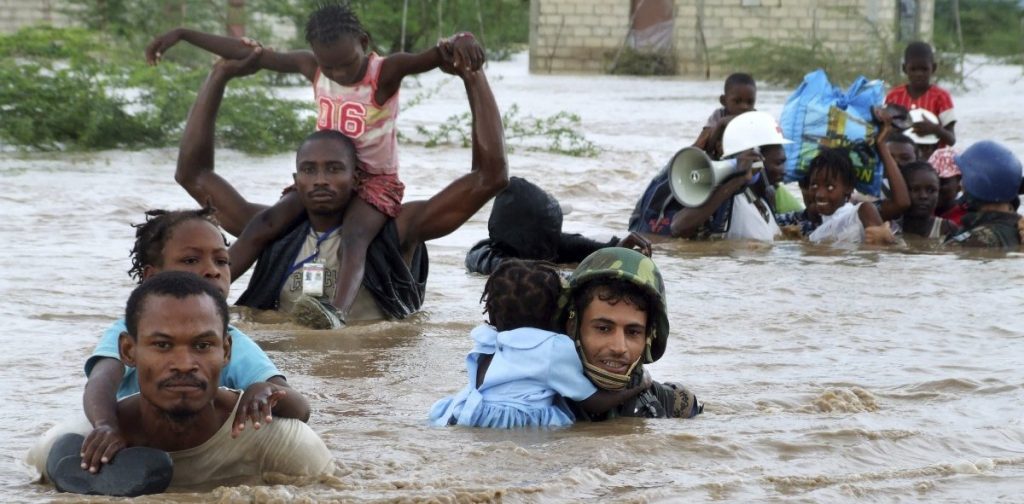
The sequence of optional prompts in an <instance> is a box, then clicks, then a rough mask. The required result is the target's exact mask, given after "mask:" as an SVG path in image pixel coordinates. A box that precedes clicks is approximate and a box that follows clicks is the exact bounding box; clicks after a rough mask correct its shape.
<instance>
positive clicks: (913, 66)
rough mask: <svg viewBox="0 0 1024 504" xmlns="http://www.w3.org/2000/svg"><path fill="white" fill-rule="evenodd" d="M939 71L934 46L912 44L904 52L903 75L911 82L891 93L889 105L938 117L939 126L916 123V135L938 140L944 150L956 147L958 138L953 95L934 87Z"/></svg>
mask: <svg viewBox="0 0 1024 504" xmlns="http://www.w3.org/2000/svg"><path fill="white" fill-rule="evenodd" d="M937 67H938V66H937V65H936V64H935V54H934V52H933V51H932V46H930V45H928V44H927V43H925V42H911V43H910V44H908V45H907V48H906V49H905V50H904V51H903V73H905V74H907V81H908V82H907V83H906V84H903V85H902V86H897V87H895V88H893V89H892V90H890V91H889V94H888V95H886V96H885V103H886V104H887V105H889V104H893V105H900V106H903V107H905V108H906V109H907V110H913V109H918V108H920V109H925V110H928V111H930V112H931V113H933V114H935V116H936V117H938V118H939V124H934V123H931V122H928V121H919V122H916V123H914V133H915V134H916V135H919V136H924V135H935V136H937V137H938V138H939V147H940V148H941V147H948V146H951V145H953V144H955V143H956V135H955V134H954V133H953V126H955V125H956V114H955V113H954V111H953V98H952V97H951V96H949V92H947V91H946V90H945V89H942V88H940V87H939V86H936V85H934V84H932V83H931V79H932V76H933V75H934V74H935V69H936V68H937Z"/></svg>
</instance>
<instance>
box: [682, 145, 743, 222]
mask: <svg viewBox="0 0 1024 504" xmlns="http://www.w3.org/2000/svg"><path fill="white" fill-rule="evenodd" d="M759 164H761V163H754V166H753V168H755V169H756V168H758V166H757V165H759ZM740 172H742V170H740V169H739V168H738V167H737V163H736V160H735V159H726V160H723V161H713V160H712V159H711V158H710V157H708V155H707V154H706V153H705V152H704V151H703V150H701V149H698V148H697V147H684V148H683V149H682V150H680V151H679V152H677V153H676V155H675V156H672V162H671V163H670V165H669V174H668V180H669V188H671V189H672V196H674V197H675V198H676V200H677V201H679V202H680V203H682V204H683V206H686V207H690V208H693V207H699V206H701V205H703V204H704V202H705V201H707V200H708V198H710V197H711V193H712V192H713V191H714V190H715V188H716V187H718V186H719V185H721V184H722V182H725V181H726V179H728V178H730V177H732V176H733V175H736V174H738V173H740Z"/></svg>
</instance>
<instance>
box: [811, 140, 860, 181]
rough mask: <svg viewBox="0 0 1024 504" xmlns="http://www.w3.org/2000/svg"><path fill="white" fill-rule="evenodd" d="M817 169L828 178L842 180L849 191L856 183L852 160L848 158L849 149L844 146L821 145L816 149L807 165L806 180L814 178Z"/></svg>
mask: <svg viewBox="0 0 1024 504" xmlns="http://www.w3.org/2000/svg"><path fill="white" fill-rule="evenodd" d="M819 171H820V172H823V173H824V174H825V176H826V177H828V178H835V179H838V180H840V181H842V182H843V183H844V184H846V187H848V188H849V189H850V190H851V191H852V190H853V188H854V186H856V185H857V178H856V174H854V173H853V161H851V160H850V151H849V150H848V149H846V148H843V147H836V148H828V147H822V148H821V150H820V151H818V155H817V156H814V159H811V162H810V164H809V165H808V168H807V179H808V181H810V180H812V179H814V176H815V174H816V173H817V172H819ZM808 187H809V185H808Z"/></svg>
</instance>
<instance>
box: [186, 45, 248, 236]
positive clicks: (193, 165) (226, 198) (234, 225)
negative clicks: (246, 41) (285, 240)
mask: <svg viewBox="0 0 1024 504" xmlns="http://www.w3.org/2000/svg"><path fill="white" fill-rule="evenodd" d="M261 52H262V51H261V50H260V49H258V48H257V49H255V50H253V51H252V52H251V53H250V54H249V56H248V57H246V58H245V59H244V60H223V59H222V60H220V61H218V62H217V64H216V65H214V67H213V70H211V71H210V75H209V76H208V77H207V78H206V82H204V83H203V86H202V87H201V88H200V89H199V94H198V96H196V102H195V104H194V105H193V106H192V112H191V113H189V116H188V122H187V123H186V124H185V131H184V132H183V133H182V135H181V147H180V148H179V150H178V167H177V170H176V171H175V172H174V180H176V181H177V182H178V184H179V185H181V187H183V188H185V190H186V191H188V194H189V195H190V196H192V198H193V199H195V200H196V202H197V203H199V204H200V205H206V204H212V205H213V206H214V207H215V208H216V209H217V219H218V220H219V221H220V224H221V226H222V227H223V228H224V230H225V231H227V232H228V233H231V234H232V235H234V236H238V235H239V234H241V232H242V230H243V229H244V228H245V225H246V224H247V223H248V222H249V221H250V220H251V219H252V218H253V217H254V216H255V215H256V214H257V213H259V212H260V211H261V210H263V208H265V206H264V205H258V204H255V203H249V202H248V201H247V200H246V199H245V198H244V197H242V195H241V194H239V193H238V191H236V190H235V188H234V187H233V186H232V185H231V184H230V183H228V181H226V180H224V178H223V177H221V176H220V175H217V174H216V173H215V172H214V171H213V164H214V163H213V159H214V157H213V151H214V149H213V140H214V136H213V134H214V124H215V123H216V120H217V112H218V110H219V109H220V103H221V100H222V99H223V98H224V88H225V87H226V86H227V83H228V81H229V80H231V79H232V78H233V77H239V76H242V75H248V74H249V73H252V72H255V71H256V67H255V63H256V58H258V57H259V54H260V53H261Z"/></svg>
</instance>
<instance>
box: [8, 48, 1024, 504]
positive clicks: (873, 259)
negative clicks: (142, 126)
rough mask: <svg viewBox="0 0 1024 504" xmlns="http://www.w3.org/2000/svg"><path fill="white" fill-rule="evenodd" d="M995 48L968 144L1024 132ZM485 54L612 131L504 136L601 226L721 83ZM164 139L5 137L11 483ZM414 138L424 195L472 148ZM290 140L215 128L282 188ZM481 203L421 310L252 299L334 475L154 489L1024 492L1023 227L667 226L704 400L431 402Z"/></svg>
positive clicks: (475, 284) (973, 496)
mask: <svg viewBox="0 0 1024 504" xmlns="http://www.w3.org/2000/svg"><path fill="white" fill-rule="evenodd" d="M979 72H982V73H984V72H988V73H987V74H981V73H979V74H976V75H983V76H982V77H979V79H981V80H983V81H985V82H986V86H987V87H982V86H981V84H980V82H979V83H975V85H976V86H977V87H976V88H975V90H974V91H971V92H968V93H961V94H959V95H954V99H955V100H956V103H957V107H958V109H959V113H960V117H961V121H960V123H959V125H958V128H957V129H958V131H959V132H960V135H961V142H962V143H963V145H968V144H969V143H970V142H971V141H973V140H974V139H980V138H983V137H986V136H992V137H994V138H1001V139H1003V140H1004V141H1006V142H1007V143H1008V144H1009V145H1011V146H1012V147H1013V148H1014V149H1016V150H1017V152H1018V153H1024V149H1022V145H1024V138H1022V136H1021V133H1020V131H1021V130H1020V129H1019V127H1016V126H1014V127H1012V128H1011V127H1007V125H1015V124H1016V123H1015V121H1010V120H1009V119H1008V118H1003V117H1002V116H1001V115H1000V112H999V111H1000V110H1021V109H1022V108H1024V107H1021V105H1024V103H1022V102H1024V99H1022V98H1021V97H1020V96H1019V95H1020V93H1019V88H1018V87H1014V86H1019V82H1017V81H1015V80H1014V79H1019V70H1014V69H1012V68H1006V67H991V68H986V69H982V70H981V71H979ZM490 74H491V79H492V83H493V85H494V88H495V92H496V94H497V97H498V101H499V104H500V105H501V106H502V107H503V108H507V107H509V106H510V105H511V104H512V103H518V104H519V105H520V106H521V107H522V108H523V110H524V112H527V113H530V112H532V113H537V114H550V113H552V112H554V111H557V110H562V109H566V110H572V111H576V112H579V113H580V114H581V116H582V118H583V121H584V128H585V130H586V132H587V134H588V136H589V137H590V138H592V139H594V140H595V141H596V142H597V143H598V144H599V145H601V146H602V147H603V148H604V149H605V151H604V152H603V153H602V154H601V155H600V156H599V157H597V158H593V159H576V158H570V157H564V156H558V155H552V154H542V153H536V152H531V151H529V150H527V149H525V148H522V147H520V148H519V149H517V150H516V151H515V152H514V153H513V154H512V155H511V156H510V160H511V166H512V171H513V173H514V174H518V175H521V176H526V177H529V178H532V179H533V180H535V181H536V182H538V183H540V184H541V185H542V186H544V187H546V188H547V189H548V190H550V191H551V192H553V193H554V194H555V195H556V196H558V197H559V198H560V199H561V200H562V201H563V203H565V204H567V206H571V207H572V209H573V210H572V212H571V213H570V214H569V215H567V217H566V227H567V229H569V230H572V231H582V232H586V233H588V234H591V235H597V236H602V235H603V236H607V235H609V234H612V233H617V232H620V231H621V230H622V229H624V228H625V223H626V220H627V218H628V214H629V211H630V210H631V208H632V206H633V203H634V201H635V199H636V198H637V196H638V195H639V193H640V192H641V191H642V189H643V187H644V186H645V185H646V181H647V179H648V178H649V177H650V176H651V175H652V174H653V172H654V171H656V170H657V169H658V168H659V167H660V166H661V165H662V164H663V163H664V162H665V161H666V160H667V159H668V157H669V156H670V155H671V154H672V153H673V152H674V151H675V150H676V149H677V148H678V147H680V146H682V145H684V144H685V141H686V139H690V138H692V137H693V136H695V135H696V133H697V131H698V130H699V128H700V126H701V124H702V123H703V120H704V119H705V118H706V116H707V115H708V114H709V113H710V112H711V110H712V109H713V108H714V106H715V104H716V102H717V100H716V98H717V95H718V94H719V93H720V87H719V86H720V85H719V84H718V83H703V82H700V83H694V82H685V81H679V80H639V79H628V78H611V77H585V78H578V77H541V76H529V75H527V74H526V71H525V60H524V59H523V58H519V59H517V60H516V61H513V62H511V63H499V64H494V65H492V67H491V70H490ZM441 79H442V77H440V76H430V77H428V78H425V79H424V81H423V82H424V86H425V87H427V88H429V87H432V86H433V83H435V82H438V81H440V80H441ZM1014 89H1017V91H1018V92H1011V91H1012V90H1014ZM307 92H308V91H307V90H305V89H302V90H295V91H294V92H293V93H294V94H295V95H296V96H300V97H306V93H307ZM416 92H417V90H416V89H415V88H412V89H406V90H405V92H404V93H405V96H404V98H406V99H408V98H411V97H412V96H414V95H415V94H416ZM786 94H787V92H785V91H772V90H764V89H763V90H762V92H761V94H760V96H759V108H761V109H763V110H768V111H770V112H773V113H778V111H779V110H780V109H781V104H782V102H783V101H784V99H785V96H786ZM1010 101H1012V102H1014V103H1008V102H1010ZM552 104H554V105H552ZM453 108H454V109H457V110H453ZM464 109H465V103H464V97H463V93H462V90H461V86H459V85H458V84H456V83H450V84H448V85H447V86H446V87H445V88H444V90H443V91H442V92H441V93H440V94H439V95H438V96H437V97H435V98H434V99H433V100H431V101H430V102H428V103H425V104H423V105H420V106H418V107H415V108H412V109H410V110H406V111H404V112H403V118H402V120H401V121H400V124H401V125H402V128H403V130H404V131H406V132H408V133H409V134H413V131H414V129H413V128H414V126H415V125H417V124H425V125H430V124H437V123H438V122H439V121H440V120H441V119H443V118H445V117H448V116H449V115H451V114H453V113H456V112H461V111H462V110H464ZM174 156H175V151H174V150H157V151H144V152H123V151H113V152H104V153H100V154H62V155H57V156H43V155H31V156H24V155H14V154H2V155H0V180H2V182H3V191H2V194H0V209H2V211H3V216H4V218H3V220H0V243H2V247H3V248H2V252H3V253H0V265H2V268H0V271H2V273H0V295H2V296H3V300H4V303H3V304H2V305H0V316H2V317H3V319H4V320H5V321H6V324H5V325H6V328H5V330H4V331H3V332H2V333H0V334H2V336H0V338H2V340H0V341H2V342H3V343H4V345H5V346H6V351H5V352H4V360H3V368H4V375H3V382H2V383H3V385H2V387H3V388H2V390H3V391H4V392H5V396H6V397H7V401H8V406H7V408H6V411H7V413H6V414H4V415H3V416H2V419H0V431H2V434H0V435H2V436H3V442H2V443H0V446H2V448H0V485H2V490H0V492H2V494H3V497H2V500H3V501H48V500H52V499H54V498H56V497H57V494H56V493H54V491H53V490H52V488H50V487H46V486H41V485H36V484H33V483H31V482H30V474H29V471H28V470H27V468H25V467H24V466H23V465H22V464H21V462H20V460H21V459H22V457H23V455H24V452H25V451H26V450H27V449H28V447H29V446H30V445H31V444H32V443H33V441H34V440H35V439H36V438H37V437H38V436H39V435H40V434H41V433H42V432H44V431H45V429H46V428H47V427H48V426H49V425H51V424H53V423H55V422H58V421H60V420H62V419H64V418H66V417H68V416H69V415H70V413H69V412H70V411H72V410H74V409H76V408H80V404H81V392H82V386H83V385H84V383H85V379H84V376H83V374H82V370H81V366H82V363H83V362H84V360H85V358H86V356H88V355H89V353H90V351H91V349H92V347H93V345H94V344H95V342H96V340H97V339H98V337H99V334H100V333H101V331H102V330H103V329H105V328H106V327H107V326H108V325H109V324H110V322H111V321H112V320H114V319H115V318H117V317H118V316H119V314H120V312H121V311H122V310H123V303H124V301H125V299H126V298H127V295H128V293H129V292H130V290H131V288H132V284H131V282H130V280H129V278H128V277H127V275H126V274H125V270H127V268H128V265H129V263H128V256H127V252H128V250H129V248H130V246H131V241H132V235H133V233H132V229H131V228H130V227H129V226H128V224H129V223H132V222H138V221H140V220H141V217H142V212H143V210H145V209H147V208H152V207H162V208H176V207H183V206H188V205H191V201H190V200H189V198H188V197H187V195H186V194H185V193H184V191H183V190H181V189H180V188H178V187H177V186H176V185H175V184H174V181H173V179H172V175H171V174H172V172H173V165H174V163H173V162H174ZM401 156H402V160H403V170H404V173H403V178H404V180H405V181H406V183H407V184H408V186H409V193H410V194H409V195H408V196H407V199H417V198H422V197H425V196H429V195H431V194H433V193H434V192H436V191H437V190H438V189H439V188H440V187H442V186H443V185H444V184H446V183H447V181H449V180H451V179H452V178H454V177H455V176H457V175H458V174H459V173H461V172H463V171H465V170H466V169H467V168H468V164H469V153H468V151H467V150H464V149H456V148H441V149H425V148H422V147H418V146H404V147H403V148H402V152H401ZM292 162H293V161H292V156H291V155H280V156H274V157H270V158H259V159H252V158H247V157H244V156H241V155H238V154H234V153H228V152H222V153H220V154H219V156H218V167H219V168H218V169H219V170H221V171H222V172H223V173H224V175H225V176H226V177H227V178H228V179H229V180H231V181H233V182H234V183H235V184H236V185H237V186H238V187H239V189H240V190H241V191H242V192H243V193H244V194H246V195H248V196H249V197H250V198H251V199H253V200H255V201H265V202H269V201H272V200H273V199H275V198H276V195H277V193H278V192H279V190H280V188H281V187H282V186H283V185H284V184H285V183H286V182H287V180H288V174H289V173H290V168H291V166H292ZM487 210H488V209H485V210H484V211H481V212H480V213H479V214H478V215H477V216H476V217H475V218H474V219H473V220H472V221H471V222H470V223H469V224H467V225H466V226H464V227H463V228H462V229H460V230H459V231H458V232H456V233H455V234H453V235H451V236H449V237H446V238H444V239H441V240H437V241H436V242H432V243H430V246H429V249H430V255H431V276H430V281H429V283H428V297H427V303H426V305H425V306H424V310H423V312H422V313H420V314H418V315H416V316H414V317H412V318H411V319H410V320H406V321H402V322H381V323H374V324H365V325H359V326H356V327H352V328H349V329H346V330H345V331H343V332H341V333H335V334H325V333H317V332H310V331H304V330H300V329H297V328H295V327H294V326H291V325H288V324H271V323H255V322H252V321H250V320H251V319H248V318H243V320H241V321H240V322H239V325H240V326H241V327H242V329H243V330H245V331H246V332H247V333H249V334H250V335H251V336H253V338H254V339H256V340H257V341H258V342H259V343H260V344H261V345H262V346H263V348H264V349H266V350H267V352H268V353H269V354H270V356H271V358H272V359H274V360H275V362H276V363H277V364H278V366H279V367H280V368H281V369H282V370H284V371H285V372H286V373H287V375H288V378H289V381H291V382H292V385H293V386H294V387H295V388H297V389H299V390H301V391H303V392H304V393H306V394H307V395H308V396H309V398H310V400H311V402H312V403H313V406H314V410H315V411H314V415H313V418H312V420H311V422H310V424H311V426H312V427H313V428H314V429H315V430H316V431H317V432H318V433H320V434H321V435H322V436H323V438H324V440H325V441H326V443H327V445H328V446H329V447H330V449H331V450H332V452H333V453H334V454H335V456H336V459H337V462H338V466H339V470H338V472H337V474H336V475H335V476H334V477H332V478H328V479H325V480H323V481H318V482H313V483H308V482H296V481H283V482H281V483H282V484H280V485H276V486H261V487H247V486H243V487H228V488H211V489H210V492H209V493H198V494H168V495H163V496H156V497H151V498H147V499H144V500H145V501H155V502H166V501H183V502H198V501H208V500H218V501H223V502H247V501H258V502H289V501H324V500H339V501H349V500H371V501H396V502H398V501H400V502H416V501H431V502H454V501H481V500H491V499H503V500H506V501H509V502H537V501H573V500H579V499H586V498H590V499H597V500H602V501H608V500H614V501H634V502H637V501H664V502H673V501H682V500H683V499H694V500H700V501H704V500H727V501H749V500H796V501H817V502H821V501H845V500H854V499H856V500H861V499H868V500H881V501H894V500H909V501H928V502H943V501H945V502H962V501H977V502H992V501H997V500H1002V501H1007V502H1014V501H1015V502H1021V501H1024V497H1021V495H1022V491H1024V425H1022V419H1024V371H1022V363H1024V349H1022V346H1024V338H1022V331H1021V327H1022V323H1024V314H1022V309H1021V306H1022V304H1024V288H1022V287H1021V285H1022V283H1024V262H1022V261H1021V255H1020V254H1019V253H1014V254H1009V255H1006V254H954V253H947V252H943V251H936V250H932V249H930V248H928V247H922V246H913V247H910V248H896V249H861V250H853V251H851V250H841V249H833V248H829V247H813V246H808V245H805V244H801V243H793V242H783V243H778V244H775V245H771V246H766V245H753V244H745V243H726V242H718V243H687V242H666V243H662V244H659V245H658V246H657V247H656V250H655V254H656V260H657V262H658V264H659V266H660V267H661V268H662V271H663V273H664V276H665V279H666V282H667V284H668V299H669V306H670V308H671V315H670V319H671V324H672V328H673V332H672V338H671V341H670V343H669V348H668V352H667V353H666V354H665V357H664V358H662V359H661V361H659V362H658V363H656V364H654V365H652V366H651V367H650V369H651V372H652V374H653V375H654V376H655V378H657V379H660V380H666V381H679V382H684V383H686V384H687V385H688V386H690V387H692V389H693V390H695V391H696V393H697V394H698V396H699V397H700V398H701V399H702V400H704V401H705V402H706V404H707V408H706V410H705V414H704V415H703V416H701V417H699V418H698V419H696V420H685V421H684V420H637V419H623V420H616V421H613V422H607V423H602V424H591V425H587V424H583V425H577V426H574V427H572V428H569V429H562V430H548V431H543V430H520V431H493V430H473V429H461V428H454V429H453V428H442V429H438V428H431V427H428V426H427V425H426V420H425V418H426V413H427V410H428V409H429V407H430V405H431V404H432V403H433V401H435V400H437V399H439V398H441V397H442V396H444V395H446V394H450V393H453V392H455V391H456V390H458V389H459V388H461V386H462V385H463V383H464V381H465V380H466V375H465V371H464V364H463V362H464V360H463V357H464V354H465V352H466V351H467V350H468V349H469V348H470V346H471V345H470V340H469V338H468V332H469V329H470V328H471V327H473V326H474V325H475V324H476V323H477V322H478V321H480V320H481V315H480V308H479V306H478V305H477V299H478V297H479V293H480V290H481V288H482V286H483V278H482V277H479V276H473V275H468V274H466V273H465V271H464V269H463V266H462V262H463V257H464V254H465V251H466V250H467V249H468V248H469V247H470V246H471V245H472V244H473V243H474V242H475V241H476V240H478V239H480V238H482V237H483V236H484V235H485V234H486V224H485V223H486V217H487ZM245 281H246V279H242V280H240V282H238V283H236V284H235V289H234V291H235V294H236V295H237V294H238V293H240V292H241V288H242V285H244V282H245ZM67 499H68V500H72V501H74V500H81V501H87V500H88V499H76V498H67ZM61 500H64V498H63V497H62V498H61ZM99 500H102V499H94V501H99Z"/></svg>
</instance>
